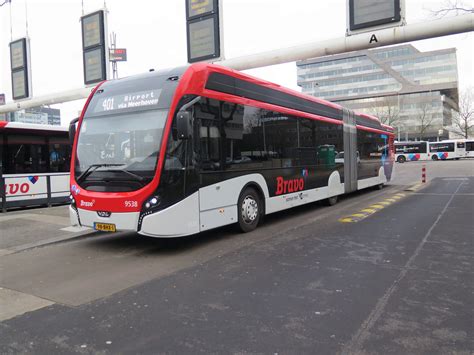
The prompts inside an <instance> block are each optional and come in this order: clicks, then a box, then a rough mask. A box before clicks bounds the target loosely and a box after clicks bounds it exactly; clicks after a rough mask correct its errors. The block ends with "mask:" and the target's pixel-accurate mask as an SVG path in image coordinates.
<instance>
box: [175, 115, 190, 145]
mask: <svg viewBox="0 0 474 355" xmlns="http://www.w3.org/2000/svg"><path fill="white" fill-rule="evenodd" d="M176 120H177V122H176V123H177V124H176V126H177V128H178V139H189V138H191V134H192V132H193V126H192V115H191V112H189V111H179V112H178V115H177V117H176Z"/></svg>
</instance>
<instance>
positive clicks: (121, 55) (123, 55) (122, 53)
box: [109, 48, 127, 62]
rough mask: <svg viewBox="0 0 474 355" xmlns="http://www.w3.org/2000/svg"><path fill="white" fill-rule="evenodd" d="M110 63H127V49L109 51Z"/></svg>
mask: <svg viewBox="0 0 474 355" xmlns="http://www.w3.org/2000/svg"><path fill="white" fill-rule="evenodd" d="M109 61H111V62H126V61H127V49H125V48H111V49H110V50H109Z"/></svg>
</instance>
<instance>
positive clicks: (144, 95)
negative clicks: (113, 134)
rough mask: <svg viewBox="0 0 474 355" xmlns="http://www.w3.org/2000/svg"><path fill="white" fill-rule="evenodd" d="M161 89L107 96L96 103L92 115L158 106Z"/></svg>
mask: <svg viewBox="0 0 474 355" xmlns="http://www.w3.org/2000/svg"><path fill="white" fill-rule="evenodd" d="M160 94H161V89H158V90H145V91H138V92H132V93H127V94H122V95H115V96H108V97H104V98H101V99H100V100H98V101H97V104H96V106H95V107H94V111H93V112H94V113H103V112H110V111H119V110H126V109H129V108H139V107H147V106H156V105H158V102H159V98H160Z"/></svg>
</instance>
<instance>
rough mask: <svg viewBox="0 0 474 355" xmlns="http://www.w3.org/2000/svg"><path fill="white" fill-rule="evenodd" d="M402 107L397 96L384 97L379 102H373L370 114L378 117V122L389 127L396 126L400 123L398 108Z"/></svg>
mask: <svg viewBox="0 0 474 355" xmlns="http://www.w3.org/2000/svg"><path fill="white" fill-rule="evenodd" d="M401 105H402V101H401V98H400V97H399V96H385V97H383V98H382V99H381V100H376V101H374V102H373V106H372V109H371V110H370V111H371V112H370V114H372V115H374V116H376V117H378V119H379V120H380V122H382V123H383V124H386V125H389V126H392V127H394V126H398V125H399V123H400V106H401Z"/></svg>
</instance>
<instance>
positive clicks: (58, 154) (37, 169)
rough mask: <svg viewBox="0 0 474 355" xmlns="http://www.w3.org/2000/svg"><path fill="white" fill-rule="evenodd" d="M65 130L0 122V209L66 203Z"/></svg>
mask: <svg viewBox="0 0 474 355" xmlns="http://www.w3.org/2000/svg"><path fill="white" fill-rule="evenodd" d="M70 160H71V145H70V143H69V138H68V129H67V128H66V127H59V126H50V125H39V124H25V123H18V122H5V121H0V209H1V210H2V211H6V210H7V209H8V208H12V207H26V206H32V205H51V204H53V203H65V202H69V194H70V193H69V165H70Z"/></svg>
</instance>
